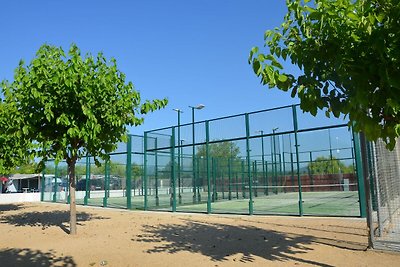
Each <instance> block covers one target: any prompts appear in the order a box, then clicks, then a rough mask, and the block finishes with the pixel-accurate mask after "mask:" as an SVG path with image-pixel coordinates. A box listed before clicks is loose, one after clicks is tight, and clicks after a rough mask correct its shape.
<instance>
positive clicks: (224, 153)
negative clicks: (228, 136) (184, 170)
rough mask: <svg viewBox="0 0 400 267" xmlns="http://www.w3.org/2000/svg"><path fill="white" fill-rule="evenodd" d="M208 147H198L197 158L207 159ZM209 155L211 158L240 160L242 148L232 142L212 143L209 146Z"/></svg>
mask: <svg viewBox="0 0 400 267" xmlns="http://www.w3.org/2000/svg"><path fill="white" fill-rule="evenodd" d="M206 148H207V147H206V145H201V146H199V147H198V149H197V152H196V157H197V158H205V157H206V152H207V149H206ZM208 149H209V151H208V155H209V157H211V158H219V159H228V158H238V156H239V154H240V148H239V147H238V146H237V145H236V144H235V143H234V142H231V141H223V142H218V143H211V144H209V146H208Z"/></svg>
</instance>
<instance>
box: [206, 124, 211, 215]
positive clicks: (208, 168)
mask: <svg viewBox="0 0 400 267" xmlns="http://www.w3.org/2000/svg"><path fill="white" fill-rule="evenodd" d="M209 142H210V129H209V122H208V121H206V160H207V162H206V168H207V191H208V194H207V213H208V214H210V213H211V173H210V149H209Z"/></svg>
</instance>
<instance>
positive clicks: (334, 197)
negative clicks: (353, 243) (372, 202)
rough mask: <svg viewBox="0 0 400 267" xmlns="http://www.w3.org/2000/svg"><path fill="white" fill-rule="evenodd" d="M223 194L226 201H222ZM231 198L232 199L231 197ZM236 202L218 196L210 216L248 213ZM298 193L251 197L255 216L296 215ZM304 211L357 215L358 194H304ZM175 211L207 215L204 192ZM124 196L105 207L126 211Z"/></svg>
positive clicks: (167, 200) (184, 197)
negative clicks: (198, 198) (199, 200)
mask: <svg viewBox="0 0 400 267" xmlns="http://www.w3.org/2000/svg"><path fill="white" fill-rule="evenodd" d="M222 195H224V197H225V198H222ZM233 197H234V198H233ZM241 197H242V195H240V196H239V199H236V194H232V199H231V200H228V193H227V192H225V193H224V194H222V192H219V193H218V200H214V201H213V202H212V203H211V212H212V213H232V214H248V213H249V199H248V198H241ZM298 197H299V195H298V193H297V192H290V193H278V194H274V193H270V194H269V195H268V196H267V195H265V194H260V193H259V194H258V197H253V207H254V214H265V215H268V214H271V215H273V214H278V215H298V214H299V203H298ZM302 197H303V203H302V204H303V210H304V215H316V216H354V217H357V216H360V211H359V203H358V193H357V192H356V191H348V192H343V191H330V192H303V193H302ZM131 200H132V209H140V210H143V206H144V197H143V196H133V197H132V199H131ZM103 201H104V199H103V198H91V199H89V200H88V205H92V206H103V203H104V202H103ZM171 203H172V199H171V197H170V195H167V194H163V195H159V199H158V205H157V202H156V198H155V196H154V195H149V196H148V209H149V210H159V211H171V210H172V206H171ZM176 203H177V211H180V212H204V213H205V212H207V192H203V193H202V195H201V202H200V203H198V202H197V198H196V201H195V202H194V201H193V193H184V194H181V201H179V197H178V196H177V201H176ZM77 204H83V200H82V199H80V200H79V199H78V200H77ZM126 205H127V199H126V197H110V198H107V207H113V208H126Z"/></svg>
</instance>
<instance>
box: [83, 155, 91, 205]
mask: <svg viewBox="0 0 400 267" xmlns="http://www.w3.org/2000/svg"><path fill="white" fill-rule="evenodd" d="M85 173H86V175H85V197H84V199H83V205H87V204H88V199H89V192H90V188H89V179H90V157H89V155H88V154H86V172H85Z"/></svg>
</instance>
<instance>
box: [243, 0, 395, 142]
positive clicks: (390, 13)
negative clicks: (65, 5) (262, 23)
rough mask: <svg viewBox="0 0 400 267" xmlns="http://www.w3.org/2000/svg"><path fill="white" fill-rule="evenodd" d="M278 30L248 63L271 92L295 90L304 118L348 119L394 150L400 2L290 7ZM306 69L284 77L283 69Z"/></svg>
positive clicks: (327, 1) (321, 1)
mask: <svg viewBox="0 0 400 267" xmlns="http://www.w3.org/2000/svg"><path fill="white" fill-rule="evenodd" d="M286 3H287V7H288V13H287V14H286V16H285V18H284V22H283V23H282V25H281V26H280V27H279V28H275V29H274V30H268V31H266V32H265V36H264V38H265V46H267V47H268V48H269V53H268V52H267V53H260V52H259V49H258V48H257V47H254V48H253V49H252V50H251V52H250V57H249V63H251V64H252V66H253V70H254V72H255V73H256V75H257V76H259V77H261V82H262V83H263V84H264V85H268V86H269V87H270V88H272V87H277V88H278V89H280V90H283V91H289V90H290V91H291V95H292V97H295V96H297V97H299V99H300V107H301V109H302V110H303V111H306V112H310V113H311V114H312V115H316V114H317V112H318V110H324V111H325V114H326V115H327V116H328V117H329V116H330V114H333V115H334V116H335V117H339V116H340V115H341V114H344V115H348V117H349V120H350V122H349V125H354V129H355V130H356V131H363V132H365V135H366V136H367V138H368V139H370V140H377V138H382V139H383V140H384V141H385V142H386V143H387V147H388V148H390V149H393V148H394V145H395V142H396V140H395V139H396V138H397V137H398V136H400V98H399V95H400V94H399V93H400V37H399V34H398V33H399V32H400V23H399V21H400V3H399V0H386V1H382V0H358V1H353V0H340V1H333V0H314V1H301V0H287V1H286ZM282 61H290V62H291V63H292V64H294V65H296V66H298V67H299V68H300V69H301V70H302V74H301V75H298V76H295V75H293V74H290V73H285V72H284V70H283V67H282V65H281V63H280V62H282Z"/></svg>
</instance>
